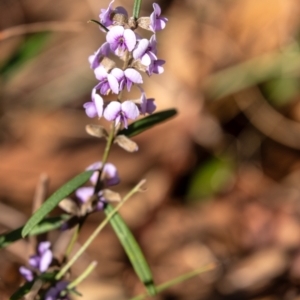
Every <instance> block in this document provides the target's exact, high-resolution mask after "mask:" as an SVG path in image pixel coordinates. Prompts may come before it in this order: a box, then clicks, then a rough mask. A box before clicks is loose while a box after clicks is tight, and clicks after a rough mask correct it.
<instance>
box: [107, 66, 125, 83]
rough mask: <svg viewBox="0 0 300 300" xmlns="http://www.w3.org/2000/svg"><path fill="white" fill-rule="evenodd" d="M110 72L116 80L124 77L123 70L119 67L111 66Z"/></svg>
mask: <svg viewBox="0 0 300 300" xmlns="http://www.w3.org/2000/svg"><path fill="white" fill-rule="evenodd" d="M110 74H112V75H113V76H114V77H115V78H117V80H118V82H120V81H121V79H123V78H124V72H123V70H121V69H119V68H113V69H112V70H111V72H110Z"/></svg>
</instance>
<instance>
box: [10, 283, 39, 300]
mask: <svg viewBox="0 0 300 300" xmlns="http://www.w3.org/2000/svg"><path fill="white" fill-rule="evenodd" d="M34 282H35V281H34V280H33V281H31V282H25V283H24V284H23V285H22V286H21V287H20V288H19V289H18V290H17V291H16V292H15V293H13V295H12V296H11V297H10V298H9V299H10V300H18V299H23V297H24V295H26V294H27V293H29V292H30V290H31V288H32V286H33V284H34Z"/></svg>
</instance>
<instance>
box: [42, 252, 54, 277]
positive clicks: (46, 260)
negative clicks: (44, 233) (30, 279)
mask: <svg viewBox="0 0 300 300" xmlns="http://www.w3.org/2000/svg"><path fill="white" fill-rule="evenodd" d="M52 258H53V254H52V251H51V250H50V249H48V250H47V251H46V252H45V253H43V255H42V257H41V261H40V266H39V270H40V271H41V272H42V273H43V272H45V271H47V269H48V267H49V266H50V264H51V262H52Z"/></svg>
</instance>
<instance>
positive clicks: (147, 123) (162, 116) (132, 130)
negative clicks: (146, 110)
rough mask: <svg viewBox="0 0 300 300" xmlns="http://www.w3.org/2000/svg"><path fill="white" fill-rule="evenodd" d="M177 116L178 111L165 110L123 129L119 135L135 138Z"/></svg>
mask: <svg viewBox="0 0 300 300" xmlns="http://www.w3.org/2000/svg"><path fill="white" fill-rule="evenodd" d="M176 114H177V111H176V109H168V110H163V111H160V112H158V113H155V114H152V115H150V116H148V117H146V118H143V119H141V120H138V121H136V122H134V123H132V124H130V125H129V126H128V128H127V129H122V130H120V131H119V132H118V135H121V134H124V135H126V136H128V137H131V136H135V135H137V134H139V133H141V132H143V131H145V130H147V129H149V128H151V127H152V126H154V125H157V124H159V123H161V122H164V121H166V120H168V119H170V118H172V117H173V116H175V115H176Z"/></svg>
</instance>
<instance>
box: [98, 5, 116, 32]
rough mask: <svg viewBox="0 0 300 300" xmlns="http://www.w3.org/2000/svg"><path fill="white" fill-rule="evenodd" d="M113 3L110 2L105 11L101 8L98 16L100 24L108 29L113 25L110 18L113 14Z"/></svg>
mask: <svg viewBox="0 0 300 300" xmlns="http://www.w3.org/2000/svg"><path fill="white" fill-rule="evenodd" d="M113 3H114V0H112V1H111V2H110V3H109V5H108V8H107V9H105V8H102V9H101V11H100V15H99V19H100V23H101V24H102V25H104V26H105V27H108V26H110V25H112V24H113V21H112V20H111V18H110V16H111V14H112V12H113V10H112V9H111V7H112V4H113Z"/></svg>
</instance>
